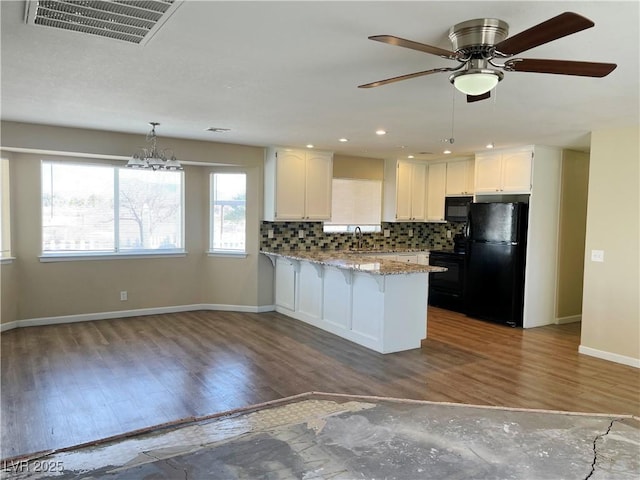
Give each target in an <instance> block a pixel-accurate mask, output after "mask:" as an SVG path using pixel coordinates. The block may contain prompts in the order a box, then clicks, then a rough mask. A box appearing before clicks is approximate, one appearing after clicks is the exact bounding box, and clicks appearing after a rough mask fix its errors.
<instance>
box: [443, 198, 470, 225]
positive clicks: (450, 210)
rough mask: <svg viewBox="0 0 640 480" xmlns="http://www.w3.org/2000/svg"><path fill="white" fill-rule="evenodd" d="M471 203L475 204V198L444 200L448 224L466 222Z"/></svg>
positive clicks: (445, 217)
mask: <svg viewBox="0 0 640 480" xmlns="http://www.w3.org/2000/svg"><path fill="white" fill-rule="evenodd" d="M471 202H473V197H446V198H445V200H444V219H445V220H446V221H447V222H466V221H467V214H468V213H469V204H470V203H471Z"/></svg>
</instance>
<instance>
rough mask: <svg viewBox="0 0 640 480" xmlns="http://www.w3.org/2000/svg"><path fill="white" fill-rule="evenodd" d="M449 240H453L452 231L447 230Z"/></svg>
mask: <svg viewBox="0 0 640 480" xmlns="http://www.w3.org/2000/svg"><path fill="white" fill-rule="evenodd" d="M447 238H449V239H450V238H451V230H447Z"/></svg>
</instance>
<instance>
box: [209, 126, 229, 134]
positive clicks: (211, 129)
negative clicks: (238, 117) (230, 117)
mask: <svg viewBox="0 0 640 480" xmlns="http://www.w3.org/2000/svg"><path fill="white" fill-rule="evenodd" d="M230 130H231V129H230V128H220V127H209V128H207V129H206V130H205V132H214V133H226V132H228V131H230Z"/></svg>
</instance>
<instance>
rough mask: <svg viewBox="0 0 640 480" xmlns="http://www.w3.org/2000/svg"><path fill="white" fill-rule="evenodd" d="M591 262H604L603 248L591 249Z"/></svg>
mask: <svg viewBox="0 0 640 480" xmlns="http://www.w3.org/2000/svg"><path fill="white" fill-rule="evenodd" d="M591 261H592V262H604V250H591Z"/></svg>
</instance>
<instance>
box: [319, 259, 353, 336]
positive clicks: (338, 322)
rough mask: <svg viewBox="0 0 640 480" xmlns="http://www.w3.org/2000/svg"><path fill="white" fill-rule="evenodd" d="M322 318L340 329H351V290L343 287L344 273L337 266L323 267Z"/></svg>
mask: <svg viewBox="0 0 640 480" xmlns="http://www.w3.org/2000/svg"><path fill="white" fill-rule="evenodd" d="M323 280H324V281H323V282H322V291H323V292H324V301H323V304H322V305H323V312H322V320H323V321H324V322H326V323H328V324H333V325H335V326H336V327H338V328H340V329H345V330H349V329H351V291H350V289H348V288H345V285H346V284H345V277H344V274H343V273H342V272H341V271H340V270H338V269H337V268H325V269H324V279H323Z"/></svg>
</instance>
